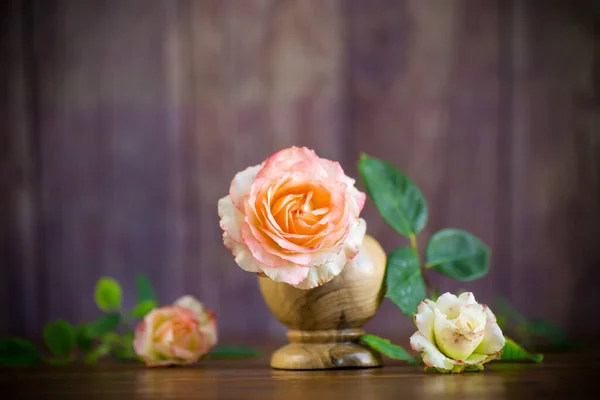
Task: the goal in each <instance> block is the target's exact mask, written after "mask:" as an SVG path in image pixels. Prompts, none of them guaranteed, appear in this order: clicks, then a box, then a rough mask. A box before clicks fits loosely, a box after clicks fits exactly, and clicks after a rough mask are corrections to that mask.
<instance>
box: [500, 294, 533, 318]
mask: <svg viewBox="0 0 600 400" xmlns="http://www.w3.org/2000/svg"><path fill="white" fill-rule="evenodd" d="M494 310H497V314H503V315H505V316H506V318H508V319H512V320H513V321H515V322H516V323H517V324H525V325H526V324H527V319H526V318H525V317H524V316H523V314H521V313H520V312H519V311H518V310H517V309H516V308H514V307H513V306H512V305H511V304H510V303H509V302H508V300H507V299H505V298H504V297H502V296H497V297H496V301H495V304H494Z"/></svg>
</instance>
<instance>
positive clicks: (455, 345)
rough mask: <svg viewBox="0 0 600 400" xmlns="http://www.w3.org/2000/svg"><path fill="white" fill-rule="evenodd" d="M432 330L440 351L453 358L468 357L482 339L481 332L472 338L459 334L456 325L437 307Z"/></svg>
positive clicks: (462, 358)
mask: <svg viewBox="0 0 600 400" xmlns="http://www.w3.org/2000/svg"><path fill="white" fill-rule="evenodd" d="M433 331H434V334H435V342H436V344H437V345H438V348H439V349H440V351H442V353H444V354H445V355H446V356H448V357H450V358H452V359H454V360H464V359H466V358H467V357H469V356H470V355H471V354H473V351H474V350H475V348H476V347H477V346H478V345H479V343H481V340H482V339H483V335H482V334H481V335H479V336H477V337H474V338H469V337H466V336H463V335H461V334H460V331H459V330H458V328H457V327H456V325H455V324H454V323H453V322H452V321H449V320H448V319H447V318H446V316H445V315H444V314H442V313H441V312H440V310H439V309H436V310H435V321H434V323H433ZM482 333H483V332H482Z"/></svg>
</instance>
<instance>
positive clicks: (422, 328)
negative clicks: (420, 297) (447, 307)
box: [415, 299, 435, 342]
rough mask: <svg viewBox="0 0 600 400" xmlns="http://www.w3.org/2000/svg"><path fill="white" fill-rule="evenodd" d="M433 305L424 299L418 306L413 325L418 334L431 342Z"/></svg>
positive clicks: (432, 337) (433, 317)
mask: <svg viewBox="0 0 600 400" xmlns="http://www.w3.org/2000/svg"><path fill="white" fill-rule="evenodd" d="M434 310H435V303H434V302H433V301H431V300H429V299H425V300H424V301H422V302H421V304H419V307H418V308H417V314H416V315H415V325H416V326H417V329H418V330H419V332H420V333H421V334H422V335H423V336H425V338H427V340H429V341H431V342H433V340H434V335H433V322H434V321H435V312H434Z"/></svg>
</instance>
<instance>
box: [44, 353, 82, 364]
mask: <svg viewBox="0 0 600 400" xmlns="http://www.w3.org/2000/svg"><path fill="white" fill-rule="evenodd" d="M76 358H77V357H75V355H74V354H71V355H70V356H67V357H50V358H44V362H45V363H46V364H49V365H54V366H62V365H69V364H72V363H73V362H74V361H75V360H76Z"/></svg>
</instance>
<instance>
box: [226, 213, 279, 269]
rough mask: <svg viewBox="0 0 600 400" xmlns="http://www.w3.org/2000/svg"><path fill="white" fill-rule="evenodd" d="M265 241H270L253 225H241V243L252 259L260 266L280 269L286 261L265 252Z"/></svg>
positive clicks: (267, 245) (266, 247)
mask: <svg viewBox="0 0 600 400" xmlns="http://www.w3.org/2000/svg"><path fill="white" fill-rule="evenodd" d="M267 240H270V239H268V238H266V237H264V236H263V235H262V234H261V233H260V232H259V231H258V229H257V228H256V227H254V226H253V225H250V224H249V223H244V224H243V225H242V241H243V242H244V244H245V245H246V246H247V248H248V249H249V250H250V253H252V257H254V258H255V259H256V261H258V262H259V263H260V264H262V265H265V266H268V267H273V268H277V267H282V266H283V265H285V264H286V261H285V260H283V259H281V258H280V257H277V256H276V255H274V254H273V252H269V251H268V250H267V249H268V248H269V244H268V243H267ZM271 246H272V245H271ZM238 265H239V264H238Z"/></svg>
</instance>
